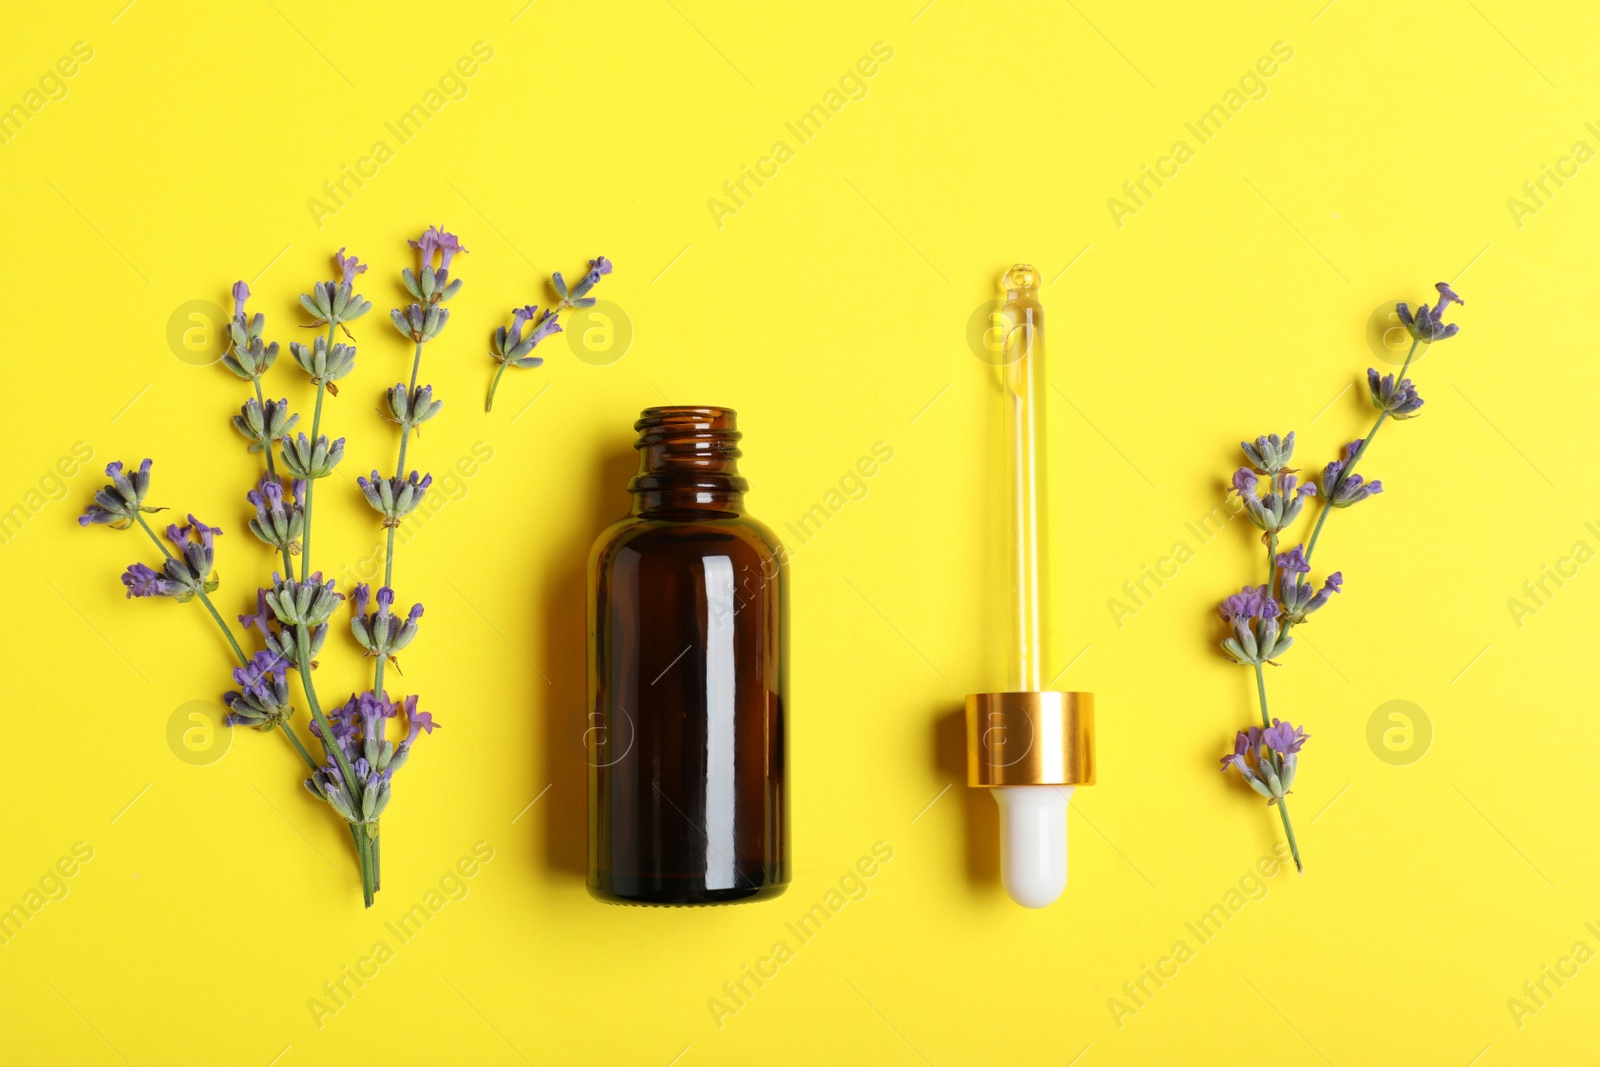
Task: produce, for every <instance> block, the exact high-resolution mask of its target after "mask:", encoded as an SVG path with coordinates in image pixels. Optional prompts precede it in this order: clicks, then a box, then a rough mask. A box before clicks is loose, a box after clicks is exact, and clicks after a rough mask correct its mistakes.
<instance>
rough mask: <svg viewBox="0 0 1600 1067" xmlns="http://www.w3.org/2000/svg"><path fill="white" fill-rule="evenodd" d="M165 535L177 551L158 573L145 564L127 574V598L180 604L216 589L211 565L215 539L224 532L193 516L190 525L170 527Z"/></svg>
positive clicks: (124, 579)
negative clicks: (161, 599)
mask: <svg viewBox="0 0 1600 1067" xmlns="http://www.w3.org/2000/svg"><path fill="white" fill-rule="evenodd" d="M166 534H167V540H168V541H171V542H172V544H173V547H174V548H176V549H177V551H176V552H175V553H174V554H172V555H170V556H168V557H167V560H166V562H165V563H163V564H162V569H161V570H160V571H159V572H158V571H155V570H152V569H151V568H149V567H147V566H145V565H144V564H143V563H135V564H133V565H132V566H131V567H129V568H128V569H127V570H126V571H124V572H123V575H122V584H123V585H124V586H126V587H127V595H128V596H129V597H151V596H163V597H171V598H172V599H173V600H176V601H177V602H178V603H180V604H181V603H184V602H185V601H187V600H189V599H191V598H193V597H194V596H195V595H196V594H198V593H202V592H205V593H209V592H211V591H212V590H213V589H215V588H216V587H217V582H218V579H217V578H216V577H215V576H214V575H213V574H212V573H211V566H212V560H213V555H214V549H215V543H216V538H218V537H221V536H222V531H221V530H220V529H219V528H217V527H215V526H207V525H206V524H205V523H203V522H201V521H200V520H199V519H197V518H195V517H194V516H193V515H190V516H189V523H188V525H186V526H178V525H176V524H173V525H171V526H168V527H167V529H166Z"/></svg>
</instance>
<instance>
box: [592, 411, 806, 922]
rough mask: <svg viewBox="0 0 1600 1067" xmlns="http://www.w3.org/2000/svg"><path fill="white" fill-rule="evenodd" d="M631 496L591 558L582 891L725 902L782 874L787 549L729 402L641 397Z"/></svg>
mask: <svg viewBox="0 0 1600 1067" xmlns="http://www.w3.org/2000/svg"><path fill="white" fill-rule="evenodd" d="M634 429H636V430H638V431H639V440H638V442H637V444H636V445H635V446H634V447H636V448H637V449H638V450H639V473H638V475H637V476H636V477H635V478H634V479H633V481H632V482H631V483H629V486H628V488H629V490H630V491H631V492H632V493H633V513H632V514H631V515H630V516H629V517H628V518H626V519H623V520H622V521H621V522H619V523H617V524H616V525H614V526H612V527H611V528H610V529H608V530H607V531H606V532H605V533H603V534H601V535H600V539H599V540H598V541H597V542H596V543H595V546H594V551H593V552H592V553H591V554H590V558H589V712H590V721H589V724H588V732H587V736H588V748H587V751H588V760H589V891H590V893H592V894H593V895H594V896H596V897H598V898H599V899H601V900H606V901H611V902H614V903H625V904H723V903H732V902H735V901H750V900H761V899H764V898H766V897H773V896H777V895H778V894H779V893H781V892H783V890H784V887H785V886H786V885H788V883H789V797H788V789H787V785H786V776H785V772H786V764H787V759H788V737H787V734H788V723H787V714H788V706H787V705H788V683H789V676H788V662H787V661H788V609H787V600H788V598H787V595H786V589H787V582H788V577H787V568H786V567H785V565H784V562H785V561H784V553H783V548H782V547H781V546H780V545H779V544H778V541H777V538H775V537H774V536H773V535H772V532H771V531H770V530H768V529H767V528H766V527H765V526H763V525H762V524H761V523H759V522H757V521H755V520H754V519H752V518H750V517H748V516H747V515H745V514H744V492H745V488H746V482H745V480H744V479H743V478H741V477H740V476H739V472H738V467H737V463H738V459H739V456H740V452H739V449H738V447H737V442H738V440H739V437H740V434H739V433H738V432H737V431H736V430H735V429H734V412H733V411H731V410H729V409H727V408H715V407H659V408H649V409H647V410H646V411H645V412H644V413H643V415H642V417H641V418H640V419H639V421H638V422H637V423H635V424H634Z"/></svg>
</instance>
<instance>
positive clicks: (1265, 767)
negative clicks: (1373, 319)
mask: <svg viewBox="0 0 1600 1067" xmlns="http://www.w3.org/2000/svg"><path fill="white" fill-rule="evenodd" d="M1435 288H1436V289H1437V290H1438V292H1439V301H1438V304H1437V305H1436V306H1435V307H1434V308H1432V309H1429V308H1428V306H1427V305H1426V304H1424V305H1423V306H1422V307H1420V308H1419V309H1418V310H1417V312H1416V314H1415V315H1413V314H1412V313H1411V311H1410V310H1409V309H1408V308H1407V307H1406V305H1405V304H1400V305H1398V306H1397V308H1396V310H1397V312H1398V313H1399V316H1400V320H1401V321H1402V322H1403V323H1405V325H1406V329H1407V330H1409V331H1410V333H1411V338H1412V341H1411V351H1410V352H1409V353H1408V354H1407V356H1406V361H1405V364H1404V365H1403V366H1402V367H1401V368H1400V373H1399V374H1393V375H1383V376H1380V375H1379V374H1378V372H1377V371H1376V370H1371V369H1369V370H1368V371H1367V385H1368V393H1369V395H1370V396H1371V399H1372V404H1373V406H1374V407H1375V408H1376V409H1377V410H1378V418H1377V421H1376V422H1374V423H1373V425H1372V429H1371V430H1369V431H1368V432H1367V435H1366V436H1365V437H1363V438H1360V439H1358V440H1355V441H1352V442H1350V443H1349V444H1347V445H1345V446H1344V447H1343V448H1342V449H1341V450H1340V452H1339V457H1338V458H1337V459H1334V460H1332V461H1330V462H1329V463H1328V464H1327V465H1326V466H1324V467H1323V468H1322V472H1321V475H1320V476H1319V477H1318V479H1317V481H1316V482H1315V483H1311V482H1307V483H1305V484H1299V483H1298V480H1297V479H1296V477H1295V474H1294V471H1293V468H1291V467H1290V466H1289V463H1290V462H1291V461H1292V460H1293V457H1294V434H1293V433H1290V434H1287V435H1285V436H1284V437H1281V438H1280V437H1279V436H1278V435H1276V434H1269V435H1266V436H1263V437H1258V438H1256V439H1255V441H1254V442H1243V443H1241V445H1240V448H1241V449H1242V450H1243V452H1244V455H1245V459H1246V460H1247V461H1248V462H1249V466H1247V467H1241V468H1240V469H1239V470H1237V471H1236V472H1235V473H1234V476H1233V483H1232V488H1233V491H1234V492H1235V493H1237V494H1238V496H1239V499H1240V505H1241V508H1242V510H1243V511H1244V512H1245V513H1246V514H1247V515H1248V516H1249V517H1250V520H1251V522H1252V523H1254V524H1255V525H1256V526H1257V527H1258V528H1260V529H1261V530H1262V540H1263V541H1264V542H1266V545H1267V567H1266V569H1267V581H1266V584H1265V585H1258V586H1250V585H1247V586H1245V587H1244V588H1243V589H1242V590H1241V591H1240V592H1238V593H1236V594H1234V595H1233V596H1230V597H1228V598H1227V599H1226V600H1224V601H1223V602H1222V605H1221V614H1222V618H1223V620H1224V621H1225V622H1227V623H1228V625H1229V628H1230V633H1229V635H1228V636H1227V637H1225V638H1223V639H1222V642H1221V647H1222V651H1223V653H1224V654H1225V655H1226V656H1227V657H1228V658H1229V659H1231V660H1232V661H1233V662H1235V663H1240V664H1244V665H1245V666H1248V667H1251V668H1252V669H1253V670H1254V671H1255V676H1256V693H1257V697H1258V699H1259V701H1260V706H1261V725H1260V726H1252V727H1250V729H1249V730H1243V731H1240V732H1239V733H1238V734H1237V736H1236V737H1235V739H1234V750H1233V752H1232V753H1230V754H1228V755H1225V756H1223V757H1222V769H1223V770H1224V771H1226V770H1228V769H1229V768H1232V769H1234V770H1237V771H1238V772H1239V775H1240V777H1241V778H1242V779H1243V780H1244V781H1245V783H1246V784H1248V785H1249V786H1250V788H1251V789H1253V790H1255V792H1257V793H1258V794H1260V795H1261V796H1264V797H1266V798H1267V802H1268V803H1269V804H1276V805H1277V807H1278V814H1279V815H1280V816H1281V817H1282V819H1283V832H1284V836H1285V837H1286V838H1287V839H1288V842H1289V849H1290V851H1291V852H1292V853H1293V854H1294V863H1295V869H1296V870H1297V871H1301V872H1302V873H1303V872H1304V870H1305V867H1304V864H1303V863H1302V862H1301V859H1300V846H1299V843H1298V842H1297V841H1296V840H1295V836H1294V826H1293V824H1292V823H1291V822H1290V820H1289V808H1288V804H1287V802H1286V800H1285V798H1286V797H1287V796H1288V793H1289V788H1290V786H1291V785H1292V784H1293V782H1294V776H1295V772H1296V771H1297V769H1298V767H1299V753H1300V749H1301V748H1302V746H1304V744H1305V742H1306V740H1307V735H1306V733H1305V731H1303V730H1301V729H1300V728H1299V727H1296V726H1292V725H1290V724H1289V723H1287V722H1282V721H1280V720H1278V719H1274V718H1272V717H1271V713H1270V712H1269V711H1268V708H1267V683H1266V674H1265V672H1264V670H1263V665H1273V666H1276V665H1277V658H1278V657H1279V656H1282V655H1283V654H1284V653H1286V652H1288V651H1289V649H1290V648H1292V647H1293V645H1294V638H1293V637H1292V636H1291V631H1292V630H1293V629H1294V628H1295V627H1296V626H1303V625H1305V624H1306V622H1307V621H1308V620H1309V619H1310V618H1311V616H1313V615H1314V614H1316V613H1317V612H1319V611H1321V610H1322V609H1323V608H1324V607H1326V606H1327V604H1328V603H1329V601H1330V600H1332V598H1333V596H1334V595H1335V594H1336V593H1340V592H1342V591H1343V588H1344V575H1343V574H1342V573H1340V572H1338V571H1335V572H1334V573H1332V574H1330V575H1328V576H1327V578H1326V579H1324V580H1323V582H1322V584H1321V586H1320V587H1319V586H1318V585H1317V584H1316V582H1315V581H1313V580H1312V579H1311V578H1310V574H1311V554H1312V551H1313V549H1315V548H1316V545H1317V538H1318V536H1319V535H1320V534H1321V533H1322V527H1323V525H1324V524H1325V523H1326V522H1327V521H1328V516H1329V514H1331V513H1332V512H1333V511H1335V510H1343V509H1344V508H1349V507H1353V506H1354V505H1356V504H1359V503H1360V502H1361V501H1363V500H1366V499H1368V498H1369V497H1373V496H1376V495H1378V494H1380V493H1382V492H1383V483H1382V482H1380V481H1372V482H1365V481H1363V480H1362V478H1361V476H1360V475H1359V474H1356V473H1355V466H1356V464H1357V463H1358V462H1359V461H1360V459H1361V457H1362V456H1363V455H1365V454H1366V451H1367V448H1368V447H1369V446H1370V445H1371V443H1372V439H1373V437H1374V436H1376V434H1377V432H1378V430H1379V429H1380V428H1381V427H1382V426H1383V424H1384V422H1385V421H1386V420H1388V419H1390V418H1395V419H1409V418H1412V417H1414V416H1415V415H1416V414H1417V413H1418V411H1419V410H1420V409H1421V408H1422V404H1423V401H1422V398H1421V397H1420V396H1418V395H1417V390H1416V386H1415V385H1414V384H1413V383H1412V381H1411V379H1409V378H1407V377H1406V371H1407V370H1408V369H1409V368H1410V366H1411V361H1412V359H1413V358H1414V357H1415V355H1416V352H1417V346H1418V345H1421V344H1431V343H1433V342H1435V341H1442V340H1445V339H1447V338H1450V337H1454V336H1455V335H1456V334H1457V333H1458V332H1459V331H1460V328H1459V327H1458V326H1457V325H1456V324H1455V323H1448V324H1447V323H1445V322H1443V321H1442V316H1443V314H1444V311H1445V309H1446V308H1448V307H1449V306H1450V304H1452V303H1455V304H1460V303H1464V301H1462V299H1461V298H1460V297H1459V296H1457V295H1456V294H1455V292H1454V291H1453V290H1452V289H1451V288H1450V286H1449V284H1448V283H1446V282H1440V283H1439V284H1438V285H1437V286H1435ZM1263 478H1265V479H1267V482H1266V485H1267V490H1266V492H1264V493H1262V492H1260V488H1261V486H1262V484H1263V483H1262V479H1263ZM1317 496H1320V497H1321V499H1322V508H1321V510H1320V513H1319V514H1318V516H1317V523H1316V526H1315V527H1314V528H1313V529H1312V532H1311V539H1310V541H1309V542H1308V543H1307V544H1305V545H1295V546H1294V547H1293V548H1291V549H1290V550H1289V551H1287V552H1283V553H1279V552H1278V547H1277V546H1278V537H1279V535H1280V534H1282V533H1283V532H1284V531H1285V530H1287V529H1288V528H1289V527H1290V526H1292V525H1293V523H1294V522H1295V520H1296V519H1298V518H1299V517H1300V515H1301V513H1302V512H1303V510H1304V507H1305V504H1306V503H1307V502H1308V501H1310V500H1311V499H1313V498H1315V497H1317Z"/></svg>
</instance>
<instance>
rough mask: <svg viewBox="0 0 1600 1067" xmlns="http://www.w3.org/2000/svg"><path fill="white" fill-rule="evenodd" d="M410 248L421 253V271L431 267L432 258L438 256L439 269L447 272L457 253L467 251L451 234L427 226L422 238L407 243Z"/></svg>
mask: <svg viewBox="0 0 1600 1067" xmlns="http://www.w3.org/2000/svg"><path fill="white" fill-rule="evenodd" d="M406 243H407V244H409V245H410V246H411V247H412V248H415V249H418V250H419V251H421V253H422V269H423V270H428V269H430V268H431V267H432V266H433V257H434V255H435V254H437V255H438V256H439V269H440V270H449V269H450V261H451V260H452V259H454V258H455V257H456V254H457V253H460V252H465V251H467V249H466V248H465V247H463V245H462V244H461V240H460V238H458V237H457V236H456V235H455V234H453V233H447V232H445V230H444V228H443V227H440V226H429V227H428V228H427V229H426V230H424V231H422V236H421V237H420V238H419V239H417V240H415V241H407V242H406Z"/></svg>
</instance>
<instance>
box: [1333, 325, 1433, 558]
mask: <svg viewBox="0 0 1600 1067" xmlns="http://www.w3.org/2000/svg"><path fill="white" fill-rule="evenodd" d="M1418 343H1419V342H1418V340H1417V339H1416V338H1412V340H1411V350H1410V351H1409V352H1407V353H1406V361H1405V363H1404V364H1402V365H1401V367H1400V373H1399V374H1398V375H1397V376H1396V377H1395V382H1396V383H1399V382H1403V381H1405V380H1406V371H1407V370H1409V369H1410V368H1411V359H1412V357H1413V356H1415V355H1416V354H1417V345H1418ZM1388 418H1389V413H1388V412H1387V411H1380V412H1378V421H1377V422H1374V423H1373V424H1372V429H1370V430H1368V431H1367V436H1365V437H1363V438H1362V439H1361V445H1360V447H1358V448H1357V449H1356V452H1355V455H1353V456H1351V457H1350V462H1349V463H1347V464H1345V467H1344V470H1342V471H1340V472H1339V480H1338V482H1337V483H1335V484H1334V486H1333V489H1332V491H1331V492H1330V493H1328V499H1327V500H1324V501H1323V502H1322V512H1321V514H1319V515H1318V516H1317V525H1316V526H1315V527H1313V528H1312V530H1311V540H1310V542H1308V543H1307V544H1306V562H1307V563H1310V562H1311V554H1312V553H1313V552H1315V551H1316V550H1317V538H1318V537H1321V536H1322V524H1323V523H1325V522H1327V521H1328V513H1329V512H1330V511H1332V510H1334V509H1333V504H1332V503H1331V501H1332V500H1333V497H1334V494H1336V493H1337V492H1338V491H1339V489H1340V487H1341V486H1343V485H1344V483H1345V479H1346V478H1349V477H1350V475H1351V473H1353V472H1354V471H1355V469H1356V464H1357V463H1360V462H1361V457H1362V456H1364V455H1366V454H1367V448H1368V447H1369V446H1370V445H1371V444H1372V439H1373V438H1374V437H1377V436H1378V430H1380V429H1381V428H1382V427H1383V424H1384V422H1385V421H1386V420H1387V419H1388Z"/></svg>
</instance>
